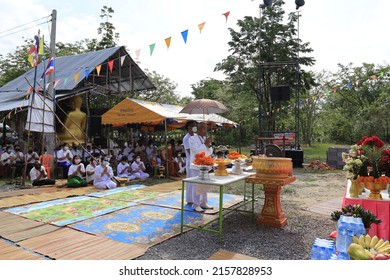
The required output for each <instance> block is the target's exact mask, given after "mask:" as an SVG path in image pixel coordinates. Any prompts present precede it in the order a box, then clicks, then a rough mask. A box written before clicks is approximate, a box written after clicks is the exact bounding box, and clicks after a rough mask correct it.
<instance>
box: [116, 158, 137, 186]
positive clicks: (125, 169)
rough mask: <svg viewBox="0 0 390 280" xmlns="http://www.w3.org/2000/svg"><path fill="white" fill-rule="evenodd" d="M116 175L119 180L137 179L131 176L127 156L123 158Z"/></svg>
mask: <svg viewBox="0 0 390 280" xmlns="http://www.w3.org/2000/svg"><path fill="white" fill-rule="evenodd" d="M116 174H117V177H119V178H129V180H134V179H135V176H134V175H133V174H131V167H130V165H129V163H128V162H127V156H122V158H121V162H120V163H119V164H118V165H117V167H116Z"/></svg>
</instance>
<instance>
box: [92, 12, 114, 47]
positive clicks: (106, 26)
mask: <svg viewBox="0 0 390 280" xmlns="http://www.w3.org/2000/svg"><path fill="white" fill-rule="evenodd" d="M100 12H101V14H100V18H101V19H105V20H106V21H104V22H101V23H100V26H99V28H98V34H99V35H101V36H102V38H101V39H100V41H98V42H95V43H97V45H96V50H102V49H106V48H111V47H115V46H116V43H115V41H118V40H119V33H117V32H115V26H114V24H113V23H111V22H109V21H108V19H109V18H112V14H113V13H114V10H113V9H112V8H111V7H107V6H103V8H102V9H101V10H100ZM90 43H93V42H90ZM91 47H94V46H93V45H92V46H91Z"/></svg>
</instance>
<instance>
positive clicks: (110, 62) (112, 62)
mask: <svg viewBox="0 0 390 280" xmlns="http://www.w3.org/2000/svg"><path fill="white" fill-rule="evenodd" d="M108 68H110V72H111V73H112V68H114V60H110V61H109V62H108Z"/></svg>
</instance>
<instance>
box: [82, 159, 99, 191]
mask: <svg viewBox="0 0 390 280" xmlns="http://www.w3.org/2000/svg"><path fill="white" fill-rule="evenodd" d="M96 166H97V161H96V158H94V157H92V156H91V158H90V159H89V164H88V165H87V167H86V168H85V172H86V174H87V175H86V179H87V183H88V184H89V185H93V180H94V179H95V168H96Z"/></svg>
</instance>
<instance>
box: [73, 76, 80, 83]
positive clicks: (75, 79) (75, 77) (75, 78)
mask: <svg viewBox="0 0 390 280" xmlns="http://www.w3.org/2000/svg"><path fill="white" fill-rule="evenodd" d="M73 78H74V85H77V82H78V81H79V73H76V74H74V77H73Z"/></svg>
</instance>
